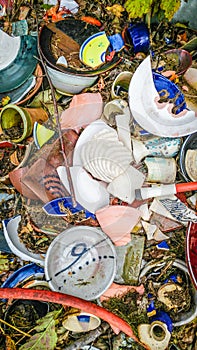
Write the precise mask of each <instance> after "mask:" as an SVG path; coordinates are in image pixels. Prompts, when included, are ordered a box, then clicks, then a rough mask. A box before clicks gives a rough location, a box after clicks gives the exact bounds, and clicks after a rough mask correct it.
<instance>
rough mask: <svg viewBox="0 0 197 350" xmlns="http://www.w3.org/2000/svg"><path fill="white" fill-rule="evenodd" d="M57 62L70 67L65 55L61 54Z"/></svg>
mask: <svg viewBox="0 0 197 350" xmlns="http://www.w3.org/2000/svg"><path fill="white" fill-rule="evenodd" d="M56 64H59V65H61V66H64V67H68V62H67V60H66V58H65V57H64V56H60V57H59V58H58V59H57V61H56Z"/></svg>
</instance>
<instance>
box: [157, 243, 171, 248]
mask: <svg viewBox="0 0 197 350" xmlns="http://www.w3.org/2000/svg"><path fill="white" fill-rule="evenodd" d="M157 248H158V249H163V250H169V249H170V247H169V245H168V244H167V242H166V241H162V242H160V243H158V244H157Z"/></svg>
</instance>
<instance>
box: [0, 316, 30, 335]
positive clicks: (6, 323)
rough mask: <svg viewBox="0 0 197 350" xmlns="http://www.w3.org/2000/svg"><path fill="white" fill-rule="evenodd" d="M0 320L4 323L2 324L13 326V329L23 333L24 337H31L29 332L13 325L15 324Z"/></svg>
mask: <svg viewBox="0 0 197 350" xmlns="http://www.w3.org/2000/svg"><path fill="white" fill-rule="evenodd" d="M0 322H2V323H4V324H5V325H6V326H8V327H11V328H13V329H14V330H15V331H17V332H19V333H21V334H23V335H24V336H26V337H31V335H30V334H28V333H25V332H23V331H22V330H21V329H19V328H17V327H15V326H12V325H11V324H10V323H8V322H6V321H4V320H2V319H1V318H0Z"/></svg>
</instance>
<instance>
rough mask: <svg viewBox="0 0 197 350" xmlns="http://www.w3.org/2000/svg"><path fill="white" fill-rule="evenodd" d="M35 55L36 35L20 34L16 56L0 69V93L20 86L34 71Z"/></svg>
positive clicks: (36, 54)
mask: <svg viewBox="0 0 197 350" xmlns="http://www.w3.org/2000/svg"><path fill="white" fill-rule="evenodd" d="M37 56H38V53H37V37H34V36H31V35H24V36H21V45H20V49H19V52H18V54H17V56H16V58H15V59H14V61H13V62H11V63H10V64H9V65H8V66H7V67H6V68H4V69H2V70H1V71H0V93H3V92H7V91H10V90H13V89H16V88H17V87H19V86H21V85H22V84H23V83H24V82H25V81H26V80H27V79H28V78H29V77H30V76H31V75H32V73H33V72H34V70H35V68H36V65H37Z"/></svg>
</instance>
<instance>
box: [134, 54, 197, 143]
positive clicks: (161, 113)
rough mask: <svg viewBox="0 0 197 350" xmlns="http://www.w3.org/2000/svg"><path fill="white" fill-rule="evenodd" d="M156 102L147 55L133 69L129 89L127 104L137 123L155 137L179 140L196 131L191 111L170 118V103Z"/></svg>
mask: <svg viewBox="0 0 197 350" xmlns="http://www.w3.org/2000/svg"><path fill="white" fill-rule="evenodd" d="M163 79H167V78H165V77H163ZM159 99H160V97H159V94H158V92H157V90H156V87H155V84H154V81H153V73H152V69H151V61H150V56H148V57H147V58H145V59H144V60H143V62H142V63H141V64H140V65H139V67H138V68H137V69H136V71H135V73H134V75H133V77H132V79H131V82H130V86H129V105H130V109H131V113H132V115H133V117H134V118H135V120H136V122H137V123H138V124H139V125H140V126H141V127H142V128H143V129H145V130H147V131H148V132H150V133H152V134H153V135H157V136H164V137H181V136H185V135H188V134H190V133H193V132H195V131H197V118H196V116H195V112H194V111H191V110H187V109H183V110H182V112H181V113H179V115H174V116H173V115H172V107H173V104H172V103H169V102H165V103H159V102H158V101H159Z"/></svg>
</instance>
